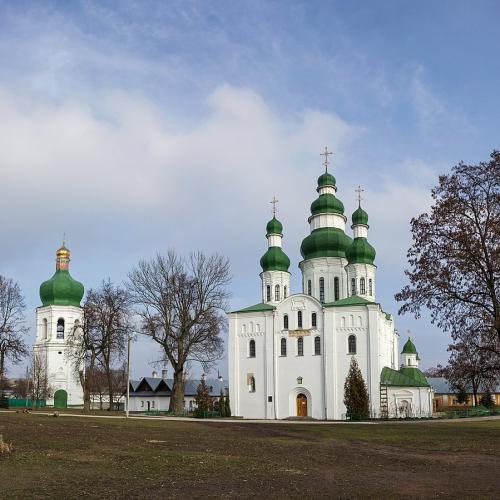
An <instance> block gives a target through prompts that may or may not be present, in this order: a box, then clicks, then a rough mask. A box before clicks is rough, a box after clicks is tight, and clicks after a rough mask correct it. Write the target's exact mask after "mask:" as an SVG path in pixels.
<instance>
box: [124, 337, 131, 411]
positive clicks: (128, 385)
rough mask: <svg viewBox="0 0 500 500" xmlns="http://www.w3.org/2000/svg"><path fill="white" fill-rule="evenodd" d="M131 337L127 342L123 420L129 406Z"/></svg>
mask: <svg viewBox="0 0 500 500" xmlns="http://www.w3.org/2000/svg"><path fill="white" fill-rule="evenodd" d="M131 340H132V337H131V336H130V335H129V337H128V342H127V408H126V411H125V418H128V414H129V410H128V407H129V404H130V341H131Z"/></svg>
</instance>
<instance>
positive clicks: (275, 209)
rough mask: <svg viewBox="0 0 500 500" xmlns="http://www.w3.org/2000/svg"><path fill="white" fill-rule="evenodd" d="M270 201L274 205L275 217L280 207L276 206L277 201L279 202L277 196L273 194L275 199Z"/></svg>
mask: <svg viewBox="0 0 500 500" xmlns="http://www.w3.org/2000/svg"><path fill="white" fill-rule="evenodd" d="M270 203H271V204H272V206H273V217H276V212H277V211H278V209H277V208H276V203H278V200H277V199H276V196H273V199H272V200H271V201H270Z"/></svg>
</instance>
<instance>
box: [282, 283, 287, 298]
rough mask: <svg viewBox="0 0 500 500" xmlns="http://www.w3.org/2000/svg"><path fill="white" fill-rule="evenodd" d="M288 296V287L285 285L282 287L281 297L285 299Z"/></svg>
mask: <svg viewBox="0 0 500 500" xmlns="http://www.w3.org/2000/svg"><path fill="white" fill-rule="evenodd" d="M287 297H288V289H287V287H286V285H285V286H284V287H283V298H284V299H286V298H287Z"/></svg>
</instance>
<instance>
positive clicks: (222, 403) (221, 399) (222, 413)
mask: <svg viewBox="0 0 500 500" xmlns="http://www.w3.org/2000/svg"><path fill="white" fill-rule="evenodd" d="M219 413H220V416H221V417H225V416H226V404H225V401H224V393H223V392H222V389H221V390H220V396H219Z"/></svg>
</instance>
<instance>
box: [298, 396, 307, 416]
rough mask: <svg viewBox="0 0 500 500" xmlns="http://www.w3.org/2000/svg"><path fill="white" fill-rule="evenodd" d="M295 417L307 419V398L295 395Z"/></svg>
mask: <svg viewBox="0 0 500 500" xmlns="http://www.w3.org/2000/svg"><path fill="white" fill-rule="evenodd" d="M297 417H307V396H306V395H305V394H303V393H300V394H297Z"/></svg>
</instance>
